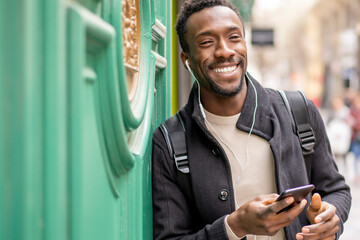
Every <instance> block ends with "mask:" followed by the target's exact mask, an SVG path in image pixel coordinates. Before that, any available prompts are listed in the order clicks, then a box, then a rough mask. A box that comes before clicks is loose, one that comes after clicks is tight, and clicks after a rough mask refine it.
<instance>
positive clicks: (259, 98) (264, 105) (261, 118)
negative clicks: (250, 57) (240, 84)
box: [185, 74, 273, 140]
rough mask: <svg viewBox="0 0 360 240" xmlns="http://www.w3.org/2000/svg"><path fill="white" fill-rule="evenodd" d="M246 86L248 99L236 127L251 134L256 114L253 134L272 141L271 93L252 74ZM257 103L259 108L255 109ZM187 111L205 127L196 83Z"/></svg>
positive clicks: (247, 78) (248, 76)
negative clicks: (270, 119)
mask: <svg viewBox="0 0 360 240" xmlns="http://www.w3.org/2000/svg"><path fill="white" fill-rule="evenodd" d="M250 81H251V82H252V83H253V84H254V86H253V85H252V84H251V83H250ZM246 84H247V86H248V87H247V92H246V98H245V102H244V106H243V109H242V111H241V114H240V117H239V119H238V121H237V124H236V127H237V128H238V129H240V130H242V131H245V132H249V131H250V129H251V126H252V123H253V116H254V114H255V124H254V127H253V133H254V134H256V135H258V136H260V137H263V138H265V139H267V140H270V139H271V138H272V135H273V126H272V121H269V118H271V115H272V114H271V111H272V110H271V109H272V105H271V103H270V96H269V93H268V91H267V90H266V89H265V88H263V87H262V86H261V85H260V84H259V83H258V82H257V81H256V80H255V79H254V78H253V77H252V76H251V75H250V74H247V77H246ZM254 88H255V89H256V91H255V89H254ZM256 102H257V108H256V109H255V104H256ZM185 110H186V111H187V112H188V113H189V114H190V115H192V118H193V119H196V120H200V121H199V122H200V123H201V124H202V125H203V126H205V123H204V117H203V116H202V114H201V111H200V107H199V102H198V85H197V83H196V82H195V83H194V85H193V88H192V90H191V92H190V95H189V100H188V103H187V105H186V106H185ZM255 110H256V111H255ZM266 119H267V120H266ZM265 120H266V121H265ZM196 122H198V121H196Z"/></svg>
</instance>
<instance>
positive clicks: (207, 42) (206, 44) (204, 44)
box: [200, 40, 212, 47]
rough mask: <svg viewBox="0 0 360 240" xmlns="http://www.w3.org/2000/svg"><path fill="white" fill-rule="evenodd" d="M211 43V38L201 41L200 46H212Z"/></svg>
mask: <svg viewBox="0 0 360 240" xmlns="http://www.w3.org/2000/svg"><path fill="white" fill-rule="evenodd" d="M211 44H212V41H210V40H207V41H203V42H200V46H202V47H206V46H210V45H211Z"/></svg>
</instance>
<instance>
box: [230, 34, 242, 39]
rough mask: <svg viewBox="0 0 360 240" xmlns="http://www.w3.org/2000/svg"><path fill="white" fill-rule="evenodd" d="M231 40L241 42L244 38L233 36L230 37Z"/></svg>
mask: <svg viewBox="0 0 360 240" xmlns="http://www.w3.org/2000/svg"><path fill="white" fill-rule="evenodd" d="M230 39H231V40H241V39H242V37H241V36H240V35H231V36H230Z"/></svg>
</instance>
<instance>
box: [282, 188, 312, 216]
mask: <svg viewBox="0 0 360 240" xmlns="http://www.w3.org/2000/svg"><path fill="white" fill-rule="evenodd" d="M314 188H315V186H314V185H313V184H309V185H305V186H301V187H296V188H290V189H287V190H285V191H283V192H282V193H281V194H280V196H279V197H278V198H277V199H276V201H280V200H282V199H284V198H287V197H290V196H292V197H293V198H294V202H293V204H291V205H290V206H288V207H286V208H283V209H282V210H280V211H279V212H278V213H281V212H284V211H287V210H289V209H290V208H292V207H293V206H295V205H296V204H298V203H300V202H301V200H303V199H304V198H305V197H306V196H307V195H308V194H309V193H310V192H311V191H312V190H314Z"/></svg>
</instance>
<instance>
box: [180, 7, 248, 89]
mask: <svg viewBox="0 0 360 240" xmlns="http://www.w3.org/2000/svg"><path fill="white" fill-rule="evenodd" d="M185 40H186V42H187V43H188V45H189V53H182V60H183V62H185V60H186V59H187V58H188V61H189V64H190V66H191V68H192V70H193V72H194V74H195V76H196V78H197V79H198V81H199V82H200V84H201V86H202V87H203V88H205V89H206V90H208V91H212V92H214V93H216V94H218V95H221V96H233V95H235V94H237V93H238V92H240V90H241V87H242V84H243V82H244V75H245V72H246V66H247V49H246V43H245V39H244V32H243V24H242V22H241V20H240V18H239V17H238V16H237V15H236V13H235V12H234V11H233V10H231V9H230V8H227V7H222V6H216V7H211V8H205V9H203V10H201V11H199V12H196V13H194V14H192V15H191V16H190V17H189V19H188V21H187V32H186V34H185Z"/></svg>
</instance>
